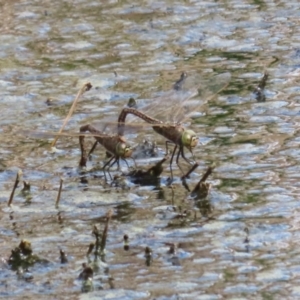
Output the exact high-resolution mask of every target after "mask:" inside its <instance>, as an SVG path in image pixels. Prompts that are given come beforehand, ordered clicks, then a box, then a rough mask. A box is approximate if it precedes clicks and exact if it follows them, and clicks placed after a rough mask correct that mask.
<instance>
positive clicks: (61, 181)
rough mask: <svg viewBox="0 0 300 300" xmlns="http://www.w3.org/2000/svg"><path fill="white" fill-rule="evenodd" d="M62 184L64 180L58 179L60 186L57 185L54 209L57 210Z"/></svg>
mask: <svg viewBox="0 0 300 300" xmlns="http://www.w3.org/2000/svg"><path fill="white" fill-rule="evenodd" d="M63 182H64V180H63V179H62V178H60V185H59V190H58V194H57V198H56V201H55V208H58V205H59V200H60V195H61V190H62V185H63Z"/></svg>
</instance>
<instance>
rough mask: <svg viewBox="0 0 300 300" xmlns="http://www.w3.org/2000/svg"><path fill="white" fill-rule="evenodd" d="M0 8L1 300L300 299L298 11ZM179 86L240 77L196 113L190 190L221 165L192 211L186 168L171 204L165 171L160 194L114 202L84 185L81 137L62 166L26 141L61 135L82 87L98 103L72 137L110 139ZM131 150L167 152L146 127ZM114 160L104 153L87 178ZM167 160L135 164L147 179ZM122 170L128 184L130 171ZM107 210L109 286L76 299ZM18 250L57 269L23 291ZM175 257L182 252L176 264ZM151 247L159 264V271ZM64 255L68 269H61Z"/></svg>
mask: <svg viewBox="0 0 300 300" xmlns="http://www.w3.org/2000/svg"><path fill="white" fill-rule="evenodd" d="M0 6H1V10H0V15H1V18H0V24H1V25H0V26H1V36H0V88H1V97H0V109H1V116H2V117H1V120H0V124H1V126H0V134H1V155H0V166H1V173H0V183H1V194H0V200H1V208H2V209H1V213H0V218H1V226H0V230H1V237H0V240H1V245H2V247H1V249H2V251H1V257H2V265H1V270H2V272H1V275H0V295H1V296H2V297H6V298H8V297H10V298H12V299H24V297H27V298H31V299H33V298H37V297H42V298H43V299H74V298H82V299H298V298H299V297H300V290H299V287H298V284H299V281H300V263H299V261H300V251H299V250H298V248H299V246H298V243H299V241H300V235H299V233H298V231H299V230H298V229H299V226H300V218H299V217H298V212H300V204H299V202H298V196H299V193H298V192H297V189H298V187H299V183H298V179H299V171H300V167H299V166H298V163H299V160H300V152H299V150H298V146H299V141H300V140H299V137H298V128H297V127H298V126H297V125H298V122H299V117H298V115H299V104H298V103H299V100H300V98H299V96H298V92H299V87H298V85H299V65H300V55H299V53H300V52H299V49H300V29H299V15H300V10H299V8H300V3H299V2H298V1H130V2H129V1H87V0H85V1H81V0H77V1H76V0H74V1H67V0H65V1H33V0H28V1H17V0H14V1H11V0H6V1H5V0H2V1H0ZM182 71H185V72H187V73H188V74H189V76H191V77H193V76H196V77H197V76H198V78H202V79H204V80H205V79H209V78H213V77H214V76H215V75H218V74H221V73H230V74H231V81H230V84H229V86H228V87H227V88H226V90H225V91H223V92H222V93H220V94H219V95H218V96H217V97H215V98H213V99H212V100H210V101H205V99H203V98H201V96H197V97H196V99H197V100H199V101H200V100H201V102H199V103H201V109H200V110H198V112H197V113H198V115H199V118H197V119H195V120H194V121H193V124H191V125H190V127H191V128H192V129H193V130H194V131H195V132H196V133H197V134H198V136H199V141H200V143H201V146H198V147H197V148H196V149H195V157H196V160H197V161H198V162H199V164H200V166H199V167H198V169H196V171H195V172H193V173H192V175H191V178H190V179H189V180H188V185H189V186H190V187H194V186H195V185H196V183H197V182H198V181H199V179H200V178H201V176H202V174H203V173H204V171H205V170H206V168H207V167H208V166H209V165H211V164H212V163H215V164H216V169H215V170H214V172H213V174H212V176H211V177H210V178H209V182H210V183H211V184H212V188H211V191H210V193H209V196H208V198H207V199H206V201H204V202H203V201H202V202H194V201H193V200H185V199H186V197H187V195H188V192H187V191H186V190H185V188H184V187H183V186H182V184H181V181H180V179H179V176H180V175H181V173H180V171H179V169H178V168H177V167H176V166H175V164H174V170H175V172H174V173H175V175H176V176H175V181H174V184H173V188H174V190H173V192H172V190H171V189H170V188H168V187H167V186H166V182H167V178H168V176H169V175H170V172H169V168H168V166H167V164H166V166H165V170H164V172H163V174H162V176H161V181H160V184H159V185H158V186H153V185H152V186H146V187H143V186H138V185H134V184H133V183H131V182H130V181H129V179H128V178H125V179H124V180H125V183H126V188H120V187H119V188H118V187H114V188H111V187H109V186H107V185H105V184H104V179H103V173H102V172H101V171H95V172H90V173H88V174H87V180H88V184H86V183H83V182H82V180H81V177H80V174H79V171H78V162H79V157H80V149H79V147H78V137H64V138H63V137H62V138H60V139H59V141H58V144H57V148H58V149H59V150H60V151H59V152H56V153H54V154H52V153H49V148H50V143H51V141H52V138H42V137H40V136H38V137H37V136H36V135H35V134H25V133H24V131H26V132H28V131H58V130H59V128H60V126H61V125H62V122H63V120H64V117H65V116H66V115H67V113H68V110H69V108H70V105H71V103H72V101H73V99H74V97H75V95H76V93H77V92H78V90H79V88H80V87H81V86H82V84H83V83H84V82H91V83H92V85H93V87H94V88H93V89H92V90H91V91H89V92H86V93H85V94H84V96H83V97H82V99H81V100H80V102H79V104H78V105H77V108H76V111H75V113H74V115H73V116H72V118H71V120H70V122H69V123H68V126H67V129H66V131H67V132H78V128H79V127H80V125H83V124H87V123H91V122H93V123H97V122H98V124H97V126H99V128H101V120H103V119H104V118H107V117H110V118H111V119H112V120H114V121H116V120H117V116H118V114H119V112H120V111H121V108H122V107H123V106H124V105H125V104H126V103H127V101H128V98H129V97H135V98H137V99H144V100H145V101H147V99H151V98H153V97H154V96H155V95H157V94H158V93H160V92H162V91H169V90H171V89H172V86H173V84H174V82H175V81H176V80H178V78H179V77H180V74H181V72H182ZM265 71H267V72H268V73H269V80H268V82H267V87H266V91H265V95H266V101H265V102H258V101H257V100H256V99H255V96H254V95H253V90H254V88H255V87H256V86H257V84H258V82H259V80H260V78H261V77H262V76H263V74H264V72H265ZM49 98H51V99H52V100H53V101H52V105H51V106H48V105H47V104H46V100H47V99H49ZM170 106H172V103H170ZM155 114H156V112H155V111H153V115H155ZM127 137H128V140H130V141H131V142H132V143H138V142H142V141H143V139H144V138H147V139H148V140H150V141H156V142H157V145H158V148H159V151H158V152H159V155H160V156H159V157H158V158H157V159H159V158H161V155H162V153H163V152H164V149H165V141H164V139H163V138H162V137H159V136H158V134H156V133H153V131H152V130H151V128H150V127H147V126H146V127H141V128H140V131H139V132H135V133H129V134H128V136H127ZM91 143H92V142H91ZM104 157H105V154H104V151H103V148H101V147H100V146H99V147H98V148H97V150H96V152H95V154H94V159H93V160H92V161H90V162H89V163H88V170H90V169H92V168H94V167H97V166H98V167H99V165H101V162H102V161H103V159H104ZM157 159H156V160H155V159H151V160H143V159H138V160H137V164H138V166H139V167H142V168H147V166H149V165H151V164H153V162H154V161H157ZM130 165H131V166H133V165H132V163H131V162H130ZM19 169H22V171H23V179H24V180H26V181H28V182H29V183H30V184H31V192H30V197H28V195H27V197H24V196H22V194H21V189H22V184H21V183H20V184H19V187H18V189H17V190H16V194H15V197H14V200H13V205H12V207H10V208H9V207H7V201H8V198H9V195H10V193H11V190H12V187H13V184H14V180H15V176H16V173H17V171H18V170H19ZM121 170H122V171H123V172H125V173H126V172H127V171H128V170H127V166H126V164H121ZM112 173H113V174H117V171H114V172H112ZM61 177H62V178H63V179H64V185H63V192H62V196H61V202H60V205H59V208H58V209H56V208H55V199H56V196H57V193H58V188H59V182H60V178H61ZM180 208H181V209H180ZM109 209H112V210H113V217H112V220H111V223H110V227H109V232H108V240H107V245H106V263H107V265H108V267H109V271H107V268H104V267H102V268H101V270H100V271H99V272H98V273H97V274H94V289H95V290H94V292H90V293H87V294H86V293H81V282H80V281H79V280H78V279H77V278H78V275H79V273H80V272H81V270H82V267H81V265H82V263H84V262H87V258H86V252H87V250H88V246H89V244H90V243H91V242H94V237H93V235H92V230H93V226H94V225H97V226H98V228H99V229H100V230H102V229H103V227H104V223H105V215H106V213H107V211H108V210H109ZM185 209H188V210H189V211H190V214H187V216H185V211H184V210H185ZM179 215H180V216H181V217H178V216H179ZM124 234H127V235H128V236H129V244H130V250H129V251H125V250H124V249H123V236H124ZM22 239H27V240H29V241H30V242H31V244H32V248H33V251H34V253H35V254H36V255H38V256H40V257H41V258H43V259H46V260H47V261H48V263H40V264H36V265H34V266H33V267H32V268H30V272H31V274H32V276H33V279H32V280H30V281H26V280H23V279H18V276H17V275H16V272H15V271H12V270H11V269H10V268H9V267H8V266H7V264H6V262H5V259H7V258H8V257H9V256H10V253H11V250H12V249H14V248H15V247H16V246H17V245H18V244H19V243H20V240H22ZM170 243H176V244H178V249H177V252H176V253H175V254H170V253H169V251H168V250H169V248H170V246H169V244H170ZM146 246H148V247H150V248H151V249H152V251H153V259H152V262H151V265H150V266H146V264H145V254H144V249H145V247H146ZM59 249H63V250H64V251H65V252H66V254H67V255H68V260H69V262H68V264H64V265H62V264H61V263H60V259H59ZM112 279H113V282H114V284H113V285H114V289H111V287H112V284H110V282H111V280H112ZM100 288H102V290H100Z"/></svg>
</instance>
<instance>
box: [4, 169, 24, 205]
mask: <svg viewBox="0 0 300 300" xmlns="http://www.w3.org/2000/svg"><path fill="white" fill-rule="evenodd" d="M21 175H22V171H21V170H19V171H18V173H17V176H16V180H15V184H14V187H13V189H12V191H11V194H10V197H9V200H8V202H7V206H9V207H10V205H11V203H12V201H13V198H14V194H15V190H16V188H17V186H18V184H19V182H20V177H21Z"/></svg>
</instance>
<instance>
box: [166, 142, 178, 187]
mask: <svg viewBox="0 0 300 300" xmlns="http://www.w3.org/2000/svg"><path fill="white" fill-rule="evenodd" d="M169 143H170V142H169ZM166 145H167V142H166ZM176 150H177V145H175V147H174V150H173V152H172V156H171V160H170V171H171V177H170V184H171V183H172V181H173V170H172V162H173V158H174V155H175V152H176Z"/></svg>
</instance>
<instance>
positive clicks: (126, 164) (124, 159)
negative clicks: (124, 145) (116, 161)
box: [122, 158, 129, 169]
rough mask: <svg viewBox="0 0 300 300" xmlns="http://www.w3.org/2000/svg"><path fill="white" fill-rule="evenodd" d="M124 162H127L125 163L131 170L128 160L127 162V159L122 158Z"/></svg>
mask: <svg viewBox="0 0 300 300" xmlns="http://www.w3.org/2000/svg"><path fill="white" fill-rule="evenodd" d="M122 160H124V161H125V163H126V165H127V168H128V169H129V165H128V162H127V160H126V159H125V158H122Z"/></svg>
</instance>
